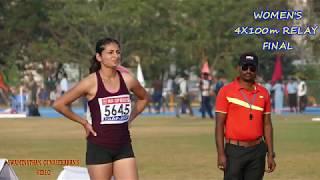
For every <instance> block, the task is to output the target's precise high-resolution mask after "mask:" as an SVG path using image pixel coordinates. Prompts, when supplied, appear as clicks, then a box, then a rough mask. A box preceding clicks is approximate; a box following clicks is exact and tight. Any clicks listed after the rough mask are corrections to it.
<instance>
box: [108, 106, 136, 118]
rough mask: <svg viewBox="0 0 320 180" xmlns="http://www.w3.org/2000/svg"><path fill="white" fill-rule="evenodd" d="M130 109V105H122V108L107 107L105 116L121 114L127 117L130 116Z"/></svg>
mask: <svg viewBox="0 0 320 180" xmlns="http://www.w3.org/2000/svg"><path fill="white" fill-rule="evenodd" d="M129 107H130V104H121V105H120V106H118V107H117V106H116V105H111V106H110V105H106V106H105V111H104V112H105V115H106V116H110V115H113V116H115V115H117V114H120V115H127V114H129V111H130V109H129Z"/></svg>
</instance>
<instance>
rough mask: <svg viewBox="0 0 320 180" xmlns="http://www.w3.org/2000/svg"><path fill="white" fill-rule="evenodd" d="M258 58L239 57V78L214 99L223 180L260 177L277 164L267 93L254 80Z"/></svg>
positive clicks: (248, 55) (252, 55)
mask: <svg viewBox="0 0 320 180" xmlns="http://www.w3.org/2000/svg"><path fill="white" fill-rule="evenodd" d="M257 67H258V57H257V56H256V55H255V54H253V53H245V54H243V55H241V56H240V61H239V66H238V70H239V77H237V78H236V79H235V80H234V81H233V82H231V83H230V84H228V85H226V86H224V87H223V88H222V89H221V90H220V91H219V94H218V95H217V100H216V132H215V136H216V146H217V151H218V168H219V169H221V170H222V171H224V179H225V180H250V179H252V180H259V179H262V178H263V175H264V171H265V159H266V155H267V164H268V169H267V170H266V172H268V173H269V172H273V171H274V170H275V167H276V163H275V161H274V158H275V153H274V151H273V128H272V123H271V114H270V113H271V107H270V96H269V93H268V91H267V90H266V89H265V88H264V87H263V86H261V85H259V84H257V83H255V78H256V71H257Z"/></svg>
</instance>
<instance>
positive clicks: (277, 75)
mask: <svg viewBox="0 0 320 180" xmlns="http://www.w3.org/2000/svg"><path fill="white" fill-rule="evenodd" d="M281 79H282V65H281V55H280V54H277V55H276V62H275V65H274V69H273V74H272V84H274V83H275V82H276V81H277V80H281Z"/></svg>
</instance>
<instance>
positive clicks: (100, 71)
mask: <svg viewBox="0 0 320 180" xmlns="http://www.w3.org/2000/svg"><path fill="white" fill-rule="evenodd" d="M95 52H96V53H95V55H94V56H93V58H92V64H91V67H90V73H91V74H90V75H88V76H87V77H85V78H84V79H82V80H81V81H80V82H79V83H78V84H76V85H75V86H74V87H73V88H72V89H70V90H68V91H67V92H66V93H64V94H63V95H62V96H61V97H59V98H58V99H57V100H56V101H55V102H54V105H53V107H54V108H55V109H56V110H57V111H58V112H60V113H61V114H63V115H64V116H66V117H67V118H69V119H70V120H73V121H75V122H77V123H79V124H81V125H82V126H83V128H84V129H85V132H86V137H87V152H86V164H87V167H88V172H89V175H90V179H91V180H102V179H106V180H107V179H108V180H109V179H110V178H111V177H112V176H114V177H115V179H130V180H137V179H138V172H137V165H136V159H135V156H134V152H133V150H132V144H131V138H130V133H129V124H131V123H132V121H133V120H134V119H135V118H136V117H137V116H138V115H139V114H140V113H141V112H142V111H143V110H144V108H145V107H146V105H147V104H148V100H149V97H148V94H147V92H146V90H145V89H144V88H143V87H142V86H141V84H140V83H139V81H138V80H137V79H135V78H134V76H132V75H131V74H130V73H125V72H120V71H119V70H117V66H119V65H120V60H121V51H120V43H119V42H118V41H117V40H115V39H111V38H103V39H101V40H99V41H98V42H97V43H96V50H95ZM130 91H131V92H133V93H134V95H135V96H136V97H137V101H136V103H134V106H133V105H132V102H131V99H130ZM82 96H86V98H87V99H88V105H89V111H90V115H91V121H92V124H90V123H89V122H88V121H87V120H86V119H84V118H83V117H82V116H79V115H77V114H75V113H74V112H73V111H72V110H71V109H70V108H68V105H69V104H71V103H72V102H74V101H75V100H77V99H79V98H81V97H82Z"/></svg>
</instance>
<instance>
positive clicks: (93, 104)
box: [87, 71, 131, 149]
mask: <svg viewBox="0 0 320 180" xmlns="http://www.w3.org/2000/svg"><path fill="white" fill-rule="evenodd" d="M117 73H118V75H119V79H120V88H119V90H118V91H117V92H114V93H111V92H109V91H107V90H106V89H105V87H104V85H103V82H102V79H101V76H100V73H99V72H96V76H97V83H98V88H97V93H96V96H95V97H94V98H93V99H92V100H90V101H89V102H88V105H89V109H90V113H91V119H92V127H93V129H94V131H95V132H96V133H97V136H93V135H92V134H91V133H90V135H89V136H88V138H87V139H88V141H90V142H92V143H94V144H99V145H101V146H104V147H107V148H111V149H117V148H120V147H121V146H122V145H126V144H128V143H130V142H131V139H130V133H129V130H128V120H129V118H130V114H131V99H130V94H129V91H128V88H127V86H126V84H125V82H124V80H123V77H122V75H121V73H120V72H119V71H117Z"/></svg>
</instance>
